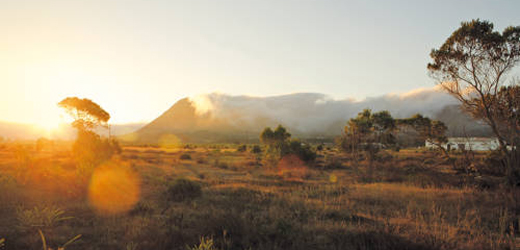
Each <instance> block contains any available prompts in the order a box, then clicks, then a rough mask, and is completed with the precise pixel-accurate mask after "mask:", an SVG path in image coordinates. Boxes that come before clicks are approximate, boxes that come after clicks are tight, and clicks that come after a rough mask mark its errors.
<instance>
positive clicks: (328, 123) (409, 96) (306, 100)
mask: <svg viewBox="0 0 520 250" xmlns="http://www.w3.org/2000/svg"><path fill="white" fill-rule="evenodd" d="M190 101H191V102H192V105H194V107H195V110H196V113H197V114H198V115H209V116H210V117H212V118H215V119H225V120H227V121H228V122H231V123H233V124H235V125H236V126H252V127H258V126H265V125H271V126H274V125H275V124H277V123H280V124H283V125H285V126H287V127H290V128H292V129H296V130H297V131H298V132H302V133H314V132H316V133H323V132H324V130H326V129H329V128H330V129H334V128H335V125H337V124H342V125H344V122H345V121H347V120H348V119H350V118H352V117H354V116H356V114H357V113H358V112H360V111H361V110H363V109H365V108H369V109H372V110H373V111H380V110H388V111H390V112H391V113H392V115H393V116H394V117H397V118H403V117H409V116H411V115H413V114H416V113H421V114H423V115H426V116H430V117H433V116H434V115H435V114H436V113H437V112H439V111H440V110H442V109H443V108H444V107H446V106H448V105H453V104H457V101H456V100H455V99H454V98H453V97H451V96H449V95H448V94H446V93H444V92H442V91H440V90H439V89H438V88H436V87H434V88H422V89H416V90H413V91H410V92H407V93H402V94H387V95H383V96H379V97H370V98H366V99H364V100H361V101H356V100H353V99H343V100H337V99H333V98H331V97H330V96H327V95H324V94H318V93H298V94H289V95H280V96H271V97H254V96H232V95H227V94H221V93H211V94H205V95H199V96H195V97H191V98H190ZM262 123H267V124H262ZM336 127H337V126H336ZM325 132H327V131H325ZM331 132H332V133H336V132H337V131H331Z"/></svg>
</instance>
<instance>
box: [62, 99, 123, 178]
mask: <svg viewBox="0 0 520 250" xmlns="http://www.w3.org/2000/svg"><path fill="white" fill-rule="evenodd" d="M58 106H60V107H61V108H64V109H65V110H66V111H67V113H69V115H70V116H71V117H72V118H73V119H74V121H73V122H72V126H73V127H75V128H76V129H77V130H78V134H77V138H76V141H75V142H74V145H73V147H72V153H73V155H74V158H75V159H76V162H77V164H78V172H79V174H80V175H81V176H83V177H86V179H88V177H90V174H91V173H92V170H93V169H94V168H95V167H96V166H98V165H99V164H101V163H103V162H105V161H107V160H109V159H110V158H111V157H112V156H113V155H114V154H120V153H121V147H120V146H119V143H118V141H117V140H115V139H111V138H108V139H102V138H101V137H100V136H99V135H98V134H96V133H95V132H94V131H93V129H94V128H95V127H97V126H104V127H107V128H108V124H107V122H108V120H109V119H110V114H108V112H106V111H105V110H104V109H103V108H101V107H100V106H99V105H98V104H97V103H95V102H93V101H91V100H89V99H86V98H85V99H80V98H77V97H67V98H65V99H63V100H62V101H61V102H59V103H58Z"/></svg>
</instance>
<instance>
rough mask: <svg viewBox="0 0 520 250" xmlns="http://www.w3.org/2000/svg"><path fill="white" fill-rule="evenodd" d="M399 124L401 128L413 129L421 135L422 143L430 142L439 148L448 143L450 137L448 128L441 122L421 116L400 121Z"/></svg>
mask: <svg viewBox="0 0 520 250" xmlns="http://www.w3.org/2000/svg"><path fill="white" fill-rule="evenodd" d="M397 124H399V126H409V127H412V128H413V129H414V130H415V131H416V132H417V133H418V134H419V137H420V139H421V140H422V141H428V142H430V143H432V144H435V145H438V146H439V147H440V146H441V144H443V143H446V142H447V141H448V137H446V131H447V130H448V127H446V125H445V124H444V123H443V122H441V121H437V120H431V119H430V118H428V117H425V116H423V115H421V114H415V115H413V116H412V117H410V118H405V119H398V120H397Z"/></svg>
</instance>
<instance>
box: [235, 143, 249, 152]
mask: <svg viewBox="0 0 520 250" xmlns="http://www.w3.org/2000/svg"><path fill="white" fill-rule="evenodd" d="M246 150H247V146H246V145H245V144H243V145H240V146H238V148H237V152H246Z"/></svg>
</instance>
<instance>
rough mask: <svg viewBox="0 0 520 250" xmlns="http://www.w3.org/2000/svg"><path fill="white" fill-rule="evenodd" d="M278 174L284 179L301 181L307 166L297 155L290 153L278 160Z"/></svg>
mask: <svg viewBox="0 0 520 250" xmlns="http://www.w3.org/2000/svg"><path fill="white" fill-rule="evenodd" d="M278 174H279V175H280V176H282V177H283V178H284V179H286V180H292V181H302V180H303V179H304V178H305V177H306V176H307V174H308V168H307V166H306V165H305V163H304V162H303V161H302V160H300V158H299V157H298V156H296V155H293V154H290V155H286V156H284V157H283V158H282V159H281V160H280V161H279V162H278Z"/></svg>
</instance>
